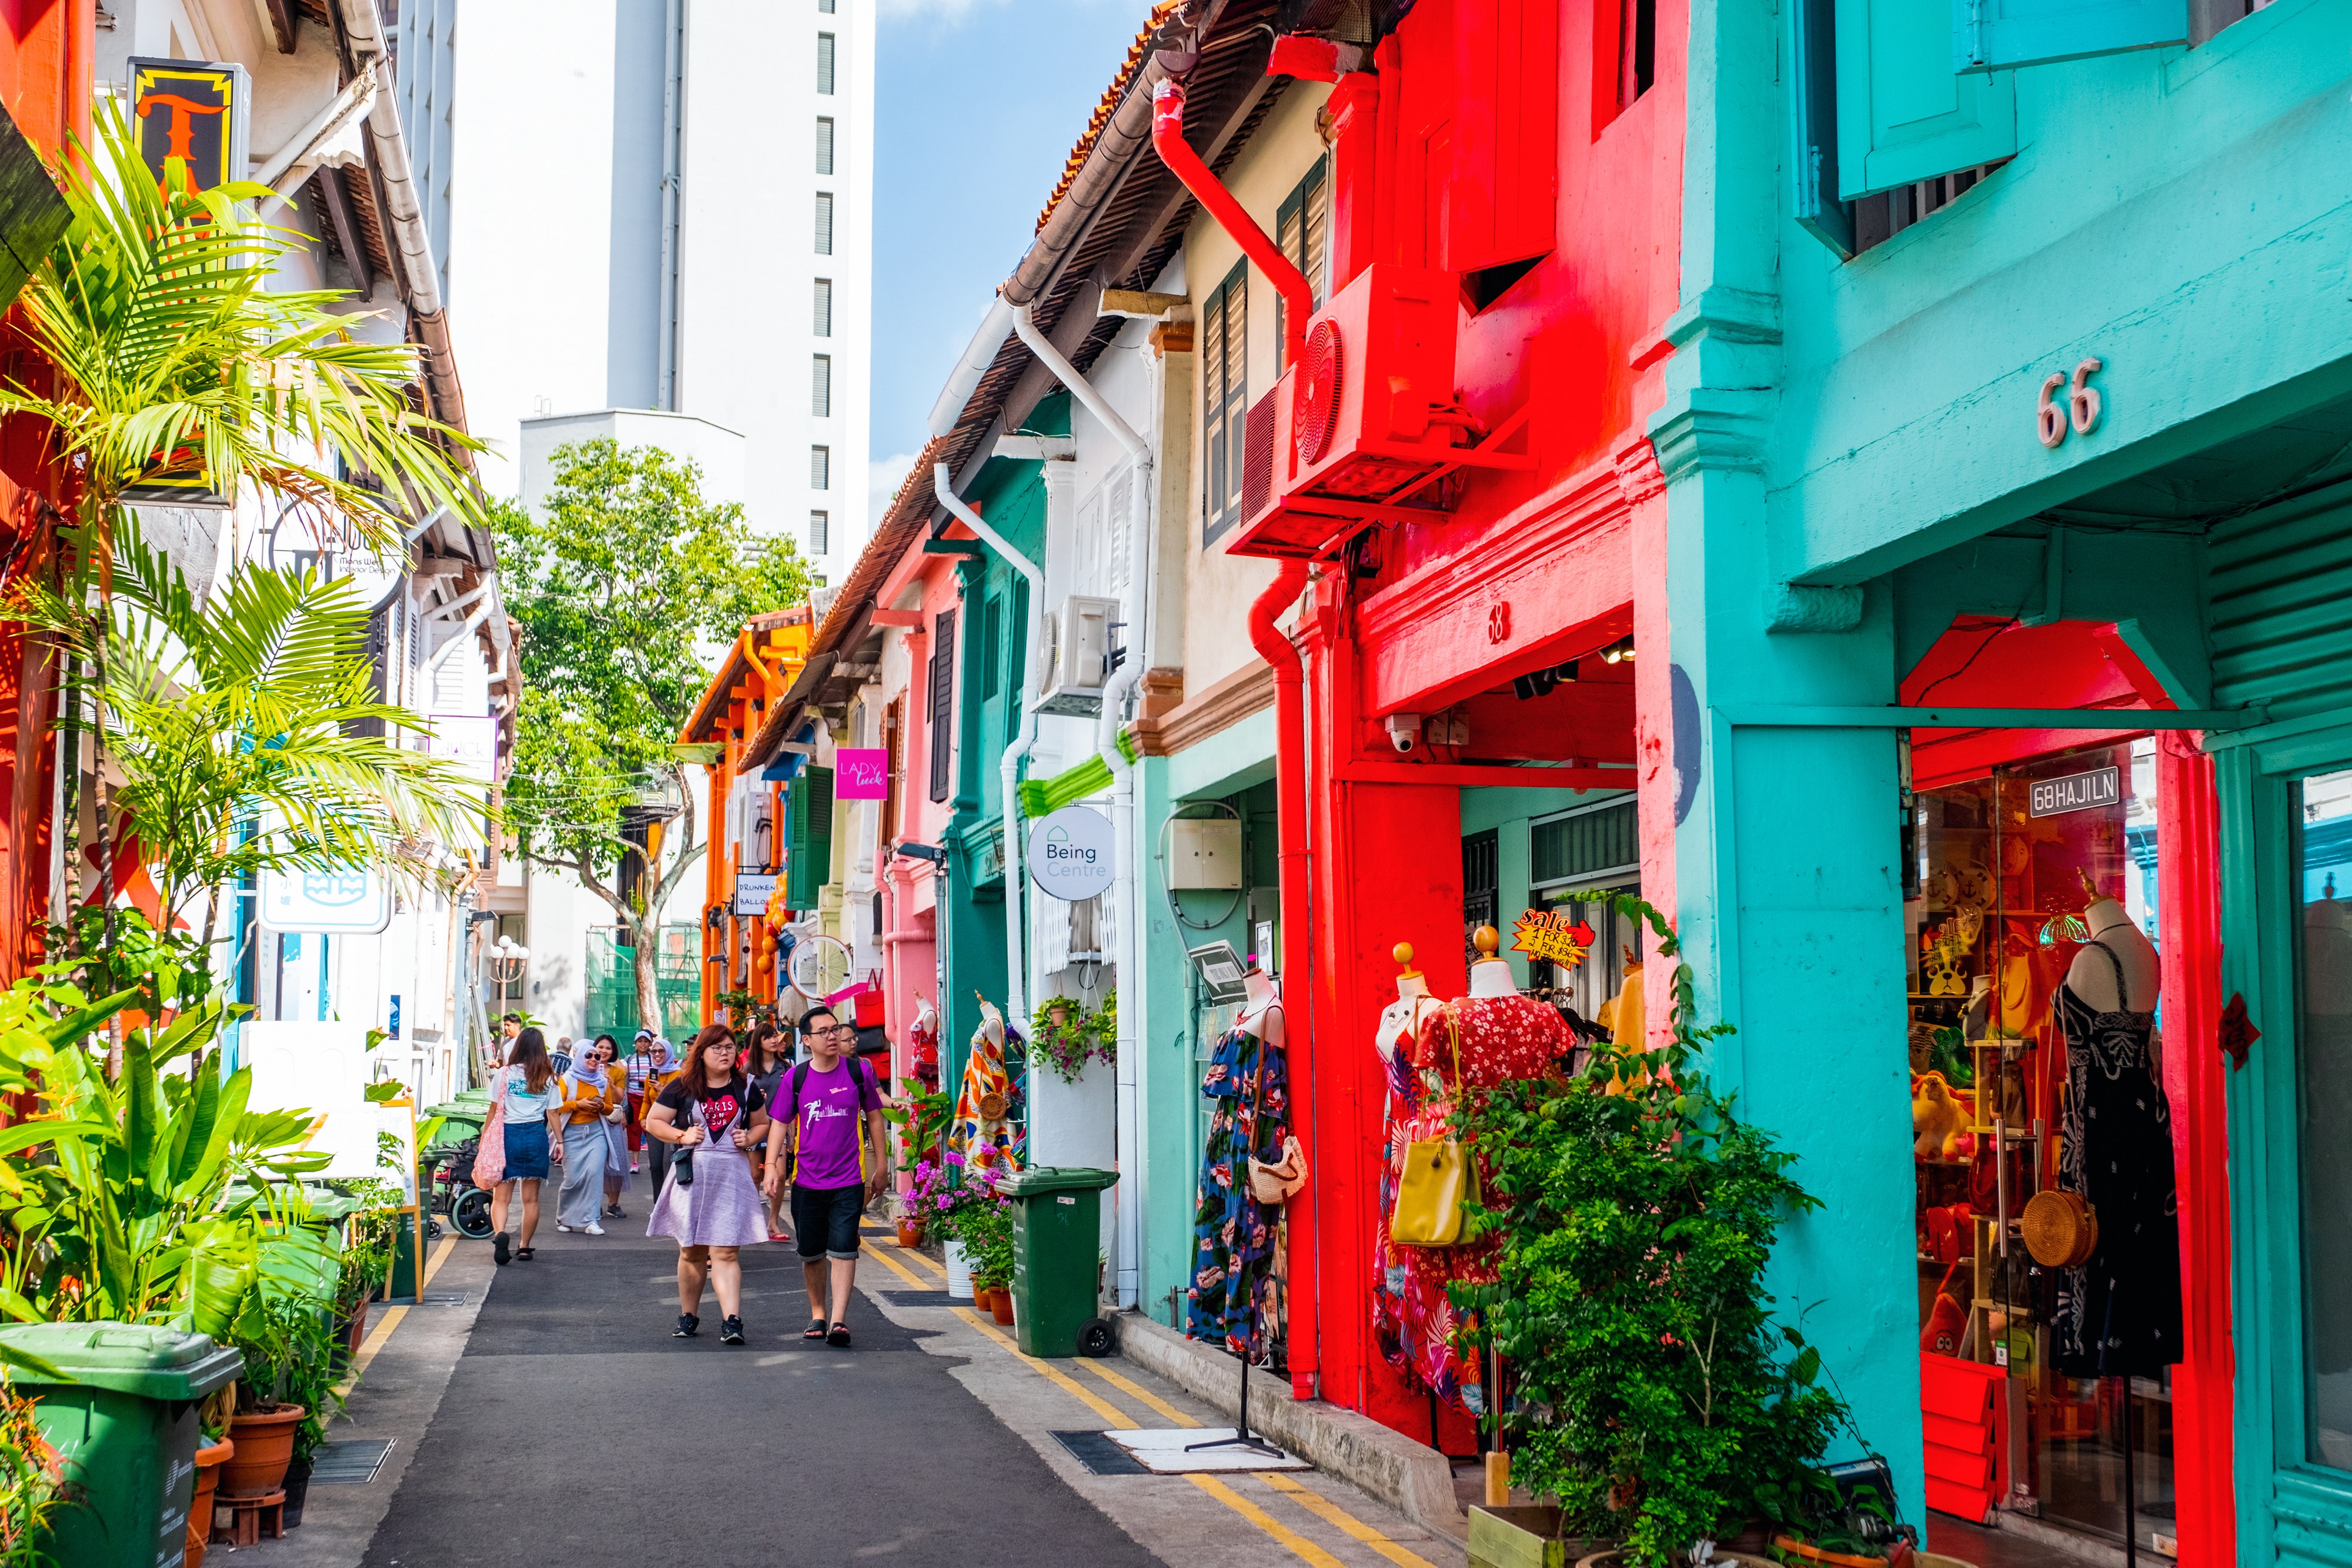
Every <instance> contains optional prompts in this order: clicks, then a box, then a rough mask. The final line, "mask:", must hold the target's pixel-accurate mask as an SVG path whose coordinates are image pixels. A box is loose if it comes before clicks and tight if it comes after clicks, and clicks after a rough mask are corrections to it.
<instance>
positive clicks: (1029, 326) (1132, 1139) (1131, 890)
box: [1013, 305, 1159, 1307]
mask: <svg viewBox="0 0 2352 1568" xmlns="http://www.w3.org/2000/svg"><path fill="white" fill-rule="evenodd" d="M1013 330H1014V331H1015V332H1017V333H1019V334H1020V336H1021V340H1022V342H1024V343H1025V344H1027V345H1028V348H1029V351H1030V352H1031V353H1033V354H1034V355H1036V356H1037V361H1038V363H1040V364H1042V365H1044V366H1045V368H1046V369H1047V370H1049V371H1053V372H1054V379H1055V380H1056V381H1058V382H1061V383H1062V384H1063V385H1064V386H1066V387H1067V388H1069V389H1070V395H1071V396H1072V397H1075V398H1076V399H1077V400H1078V401H1079V402H1082V403H1084V404H1085V405H1086V408H1087V413H1091V414H1093V415H1094V416H1095V417H1096V418H1097V419H1098V420H1100V421H1101V422H1102V423H1103V424H1104V426H1105V427H1106V428H1107V429H1108V430H1109V432H1110V433H1111V434H1113V435H1114V436H1117V437H1118V443H1119V444H1120V445H1122V446H1124V447H1126V448H1127V451H1128V455H1129V457H1131V458H1132V459H1133V460H1134V463H1135V489H1136V504H1137V506H1138V507H1140V508H1141V511H1140V512H1139V513H1130V522H1129V537H1128V541H1127V546H1128V552H1127V588H1126V591H1124V592H1123V593H1122V595H1121V596H1120V600H1119V614H1120V616H1121V618H1122V619H1124V620H1125V622H1126V623H1127V646H1128V653H1129V657H1128V660H1127V662H1126V663H1125V664H1122V665H1120V666H1119V668H1118V670H1116V671H1115V672H1113V673H1112V674H1111V677H1110V679H1109V680H1108V681H1106V682H1105V683H1103V694H1102V716H1101V717H1100V718H1098V719H1097V721H1096V725H1095V748H1096V750H1097V751H1098V752H1100V753H1101V754H1102V759H1103V762H1104V765H1105V766H1107V767H1108V768H1109V769H1110V777H1111V793H1110V820H1111V837H1112V840H1113V841H1114V843H1115V844H1116V846H1117V847H1116V849H1115V851H1114V853H1113V857H1112V863H1113V866H1114V868H1115V869H1114V873H1113V875H1112V880H1111V907H1112V908H1113V909H1114V910H1116V911H1117V915H1116V920H1117V924H1118V936H1117V940H1116V942H1115V944H1114V956H1113V960H1112V961H1113V963H1114V964H1116V965H1117V967H1118V984H1119V988H1121V989H1122V990H1125V991H1126V992H1128V994H1129V996H1130V997H1132V996H1133V995H1134V994H1135V978H1136V971H1135V955H1136V947H1137V944H1136V934H1137V931H1138V929H1139V926H1140V925H1141V923H1142V921H1141V915H1142V912H1141V909H1140V908H1139V903H1140V901H1139V900H1138V899H1137V897H1136V896H1135V769H1134V768H1133V767H1131V766H1130V765H1129V762H1128V760H1127V756H1126V754H1125V753H1124V752H1122V751H1120V750H1119V748H1118V732H1119V730H1120V728H1121V727H1122V726H1123V725H1124V723H1125V714H1126V708H1127V698H1128V694H1129V693H1130V692H1132V691H1134V690H1135V685H1136V683H1137V682H1138V681H1140V680H1141V679H1142V678H1143V632H1144V626H1143V616H1142V613H1141V612H1140V611H1139V609H1138V601H1139V591H1140V589H1141V586H1142V584H1143V582H1144V580H1145V574H1146V573H1147V572H1149V571H1150V570H1151V565H1152V563H1151V562H1150V560H1148V559H1145V556H1144V541H1145V540H1146V539H1148V538H1150V537H1151V532H1152V530H1151V529H1150V528H1149V527H1145V526H1140V524H1141V519H1143V518H1148V517H1150V516H1151V515H1152V514H1153V512H1154V511H1155V509H1156V507H1155V503H1156V501H1157V500H1158V498H1159V497H1158V495H1157V493H1156V491H1155V489H1154V486H1153V485H1152V482H1151V444H1150V442H1148V441H1146V440H1144V439H1143V437H1142V436H1140V435H1138V434H1136V433H1135V427H1134V426H1133V425H1131V424H1129V423H1127V421H1126V420H1125V419H1123V418H1121V417H1120V416H1119V413H1118V410H1117V409H1115V408H1113V407H1111V405H1110V400H1109V399H1108V398H1106V397H1104V396H1103V395H1102V393H1101V392H1097V390H1095V387H1094V384H1093V383H1092V382H1088V381H1087V379H1086V377H1084V376H1082V375H1080V374H1079V373H1078V370H1077V367H1076V365H1073V364H1071V363H1070V361H1068V360H1067V359H1066V358H1064V357H1063V354H1062V351H1061V350H1059V349H1056V348H1055V347H1054V345H1053V344H1052V342H1050V341H1049V340H1047V339H1046V337H1045V333H1043V332H1040V331H1039V330H1037V324H1036V322H1034V320H1032V319H1030V315H1029V307H1027V306H1026V305H1022V306H1018V307H1016V308H1014V309H1013ZM1142 1054H1143V1045H1142V1040H1141V1038H1140V1036H1139V1030H1138V1019H1137V1012H1136V1009H1134V1008H1133V1007H1132V1006H1129V1005H1127V1004H1125V1003H1122V1004H1121V1005H1120V1007H1119V1009H1118V1232H1117V1234H1118V1259H1117V1269H1118V1304H1119V1305H1120V1306H1122V1307H1132V1306H1134V1305H1135V1304H1136V1297H1137V1294H1138V1291H1139V1286H1140V1282H1141V1269H1142V1262H1143V1225H1142V1219H1143V1217H1142V1215H1141V1213H1140V1212H1139V1210H1140V1207H1141V1188H1140V1186H1139V1184H1138V1182H1137V1180H1136V1168H1137V1166H1139V1165H1140V1164H1141V1163H1142V1160H1141V1148H1142V1145H1141V1144H1140V1142H1139V1139H1140V1138H1141V1135H1142V1129H1141V1126H1140V1124H1139V1117H1140V1108H1141V1092H1140V1090H1139V1072H1138V1069H1139V1066H1140V1063H1141V1058H1142Z"/></svg>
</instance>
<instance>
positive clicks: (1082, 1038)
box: [1029, 997, 1095, 1083]
mask: <svg viewBox="0 0 2352 1568" xmlns="http://www.w3.org/2000/svg"><path fill="white" fill-rule="evenodd" d="M1094 1047H1095V1035H1094V1028H1093V1020H1092V1019H1090V1018H1089V1017H1088V1016H1087V1009H1085V1007H1084V1006H1082V1005H1081V1004H1079V1003H1078V1002H1076V1001H1074V1000H1072V999H1071V998H1068V997H1049V998H1046V999H1045V1001H1044V1002H1043V1003H1042V1004H1040V1005H1039V1007H1038V1009H1037V1013H1036V1033H1035V1036H1034V1039H1032V1040H1031V1041H1030V1043H1029V1054H1030V1057H1031V1059H1032V1060H1033V1061H1043V1062H1044V1063H1045V1069H1046V1071H1049V1072H1051V1073H1052V1074H1053V1075H1054V1076H1055V1077H1056V1078H1058V1079H1060V1080H1061V1081H1062V1082H1065V1083H1075V1082H1077V1081H1078V1075H1079V1074H1080V1073H1082V1072H1084V1071H1086V1070H1087V1062H1088V1061H1091V1060H1093V1057H1094Z"/></svg>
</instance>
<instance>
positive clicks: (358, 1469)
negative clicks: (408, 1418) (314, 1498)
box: [310, 1437, 395, 1487]
mask: <svg viewBox="0 0 2352 1568" xmlns="http://www.w3.org/2000/svg"><path fill="white" fill-rule="evenodd" d="M394 1441H395V1439H394V1438H391V1437H385V1438H383V1439H381V1440H371V1439H366V1438H351V1439H347V1440H345V1441H343V1442H341V1443H328V1444H326V1445H324V1446H323V1447H321V1448H320V1449H319V1452H318V1457H317V1458H313V1459H312V1460H311V1461H310V1484H311V1485H312V1486H320V1487H363V1486H366V1485H367V1484H368V1483H369V1482H371V1481H373V1480H374V1479H375V1473H376V1471H378V1470H380V1469H383V1461H384V1458H385V1456H387V1455H389V1454H390V1453H391V1452H392V1445H393V1443H394Z"/></svg>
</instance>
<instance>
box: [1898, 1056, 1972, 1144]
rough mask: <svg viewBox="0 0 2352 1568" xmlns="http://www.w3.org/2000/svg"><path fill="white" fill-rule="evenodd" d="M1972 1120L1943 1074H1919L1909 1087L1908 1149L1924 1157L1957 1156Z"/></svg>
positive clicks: (1966, 1108)
mask: <svg viewBox="0 0 2352 1568" xmlns="http://www.w3.org/2000/svg"><path fill="white" fill-rule="evenodd" d="M1971 1119H1972V1118H1971V1117H1970V1116H1969V1109H1968V1107H1967V1106H1966V1105H1965V1104H1963V1103H1961V1101H1960V1100H1959V1098H1958V1096H1957V1095H1955V1094H1954V1093H1953V1092H1952V1088H1951V1085H1950V1084H1948V1083H1947V1082H1944V1075H1943V1074H1942V1073H1940V1072H1927V1073H1922V1074H1921V1075H1920V1078H1919V1081H1918V1082H1917V1083H1916V1084H1915V1085H1914V1086H1913V1089H1912V1097H1911V1131H1912V1133H1913V1134H1914V1136H1913V1137H1912V1140H1911V1152H1912V1153H1913V1154H1914V1155H1917V1156H1918V1157H1919V1158H1921V1159H1923V1160H1933V1159H1947V1160H1948V1159H1953V1158H1956V1157H1957V1156H1958V1152H1959V1147H1960V1139H1961V1138H1962V1137H1963V1136H1964V1135H1965V1134H1967V1132H1968V1130H1969V1121H1970V1120H1971Z"/></svg>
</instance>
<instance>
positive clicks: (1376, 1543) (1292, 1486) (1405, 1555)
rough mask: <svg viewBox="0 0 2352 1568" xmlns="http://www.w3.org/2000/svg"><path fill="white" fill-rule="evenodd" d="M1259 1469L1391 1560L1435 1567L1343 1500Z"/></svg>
mask: <svg viewBox="0 0 2352 1568" xmlns="http://www.w3.org/2000/svg"><path fill="white" fill-rule="evenodd" d="M1255 1473H1256V1475H1257V1479H1259V1480H1262V1481H1264V1482H1265V1484H1266V1485H1268V1486H1270V1487H1272V1488H1273V1489H1274V1490H1276V1491H1278V1492H1284V1493H1286V1494H1288V1496H1289V1497H1290V1499H1291V1500H1293V1501H1294V1502H1296V1503H1297V1504H1298V1505H1299V1506H1300V1507H1301V1508H1303V1509H1305V1510H1307V1512H1309V1513H1311V1514H1313V1515H1315V1517H1316V1518H1318V1519H1319V1520H1321V1521H1323V1522H1324V1523H1326V1524H1328V1525H1330V1526H1332V1527H1333V1528H1334V1529H1337V1530H1339V1531H1343V1532H1345V1533H1346V1534H1349V1535H1351V1536H1353V1537H1355V1539H1357V1540H1358V1541H1360V1542H1363V1543H1364V1544H1365V1545H1367V1546H1369V1547H1370V1548H1371V1549H1372V1550H1373V1551H1375V1552H1379V1553H1380V1554H1381V1556H1383V1557H1385V1558H1387V1559H1388V1560H1389V1561H1390V1562H1391V1563H1399V1564H1402V1568H1433V1564H1432V1563H1430V1561H1429V1560H1428V1559H1427V1558H1425V1557H1416V1556H1414V1555H1413V1554H1412V1552H1407V1551H1406V1550H1405V1549H1404V1548H1403V1547H1402V1546H1400V1545H1398V1544H1397V1543H1396V1542H1393V1541H1391V1540H1390V1539H1389V1538H1388V1537H1387V1536H1385V1535H1382V1534H1381V1532H1380V1531H1377V1530H1374V1529H1373V1528H1372V1527H1371V1526H1370V1525H1369V1524H1366V1523H1365V1522H1364V1521H1362V1520H1360V1519H1358V1518H1356V1517H1355V1516H1354V1515H1353V1514H1350V1513H1349V1512H1347V1511H1345V1510H1343V1509H1341V1508H1340V1507H1339V1504H1337V1503H1335V1502H1333V1501H1332V1500H1330V1499H1329V1498H1328V1497H1325V1496H1324V1495H1323V1494H1322V1493H1321V1492H1318V1491H1313V1490H1308V1489H1307V1488H1306V1487H1303V1486H1300V1485H1299V1484H1298V1483H1297V1481H1295V1480H1292V1479H1290V1478H1289V1477H1288V1476H1286V1475H1284V1474H1283V1473H1282V1472H1281V1471H1280V1470H1260V1471H1257V1472H1255Z"/></svg>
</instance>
